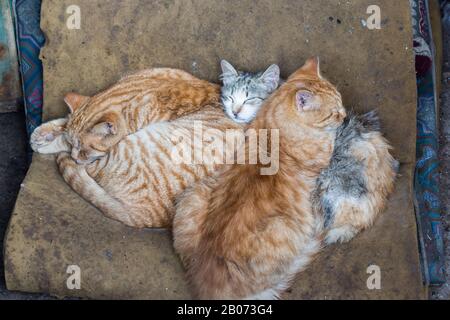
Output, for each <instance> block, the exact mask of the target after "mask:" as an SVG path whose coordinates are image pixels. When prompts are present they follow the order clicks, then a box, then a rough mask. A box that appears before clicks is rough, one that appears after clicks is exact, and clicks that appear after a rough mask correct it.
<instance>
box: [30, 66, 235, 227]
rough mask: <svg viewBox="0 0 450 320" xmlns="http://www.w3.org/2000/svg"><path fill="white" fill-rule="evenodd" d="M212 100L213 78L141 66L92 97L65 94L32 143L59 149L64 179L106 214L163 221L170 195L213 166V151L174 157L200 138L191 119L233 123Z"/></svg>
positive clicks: (214, 125)
mask: <svg viewBox="0 0 450 320" xmlns="http://www.w3.org/2000/svg"><path fill="white" fill-rule="evenodd" d="M219 100H220V87H219V86H218V85H215V84H211V83H209V82H207V81H203V80H199V79H197V78H195V77H193V76H192V75H190V74H188V73H186V72H184V71H181V70H175V69H165V68H162V69H150V70H145V71H141V72H138V73H136V74H133V75H130V76H128V77H125V78H123V79H121V80H120V81H119V82H118V83H116V84H115V85H113V86H112V87H110V88H109V89H107V90H105V91H103V92H100V93H98V94H96V95H95V96H93V97H84V96H80V95H77V94H69V95H67V96H66V98H65V101H66V103H67V104H68V106H69V107H70V110H71V114H70V115H69V117H68V119H57V120H53V121H50V122H47V123H45V124H43V125H41V126H40V127H38V128H37V129H36V130H35V131H34V132H33V134H32V136H31V146H32V147H33V150H35V151H37V152H40V153H58V152H61V153H60V154H59V155H58V157H57V164H58V167H59V170H60V172H61V174H62V176H63V178H64V180H65V181H66V182H67V183H68V184H69V185H70V186H71V187H72V188H73V189H74V190H75V191H76V192H77V193H78V194H80V195H81V196H82V197H83V198H84V199H86V200H87V201H89V202H91V203H92V204H93V205H95V206H96V207H97V208H98V209H100V210H101V211H102V212H103V213H104V214H105V215H106V216H108V217H110V218H113V219H115V220H118V221H121V222H123V223H125V224H127V225H129V226H133V227H169V226H170V225H171V224H172V215H173V203H174V198H175V197H176V196H177V195H178V194H179V193H180V192H182V191H183V190H184V189H185V188H186V187H187V186H189V185H191V184H192V183H194V182H195V181H197V180H198V179H201V178H202V177H204V176H207V175H210V174H211V173H212V172H214V170H215V168H216V163H215V162H214V161H215V160H214V159H215V155H212V154H204V155H203V157H204V159H203V160H204V161H203V162H202V163H199V164H196V163H181V164H176V163H174V161H172V154H171V151H172V150H174V147H177V148H184V147H186V148H192V146H191V145H190V142H191V141H192V138H193V137H196V138H199V139H201V137H197V136H198V133H196V131H195V124H196V123H197V122H198V121H201V122H202V125H203V128H204V130H207V129H217V130H216V131H210V133H211V134H212V135H214V134H215V133H221V132H223V131H224V130H226V129H239V128H240V125H239V124H237V123H236V122H234V121H232V120H231V119H229V118H228V117H226V116H224V113H223V111H222V110H221V105H220V103H219ZM141 128H142V129H141ZM139 129H141V130H139ZM174 132H178V136H177V138H180V137H182V138H183V139H182V143H181V144H180V141H179V140H177V141H174V139H173V138H174ZM212 138H214V136H213V137H212ZM216 138H218V137H216ZM206 143H207V142H206V141H204V144H205V147H207V145H206ZM62 151H65V152H62ZM68 152H70V154H69V153H68Z"/></svg>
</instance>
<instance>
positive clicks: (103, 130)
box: [91, 121, 117, 136]
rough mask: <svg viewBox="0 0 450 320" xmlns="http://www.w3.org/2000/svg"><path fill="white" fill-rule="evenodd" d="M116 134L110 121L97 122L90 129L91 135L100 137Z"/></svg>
mask: <svg viewBox="0 0 450 320" xmlns="http://www.w3.org/2000/svg"><path fill="white" fill-rule="evenodd" d="M116 132H117V128H116V125H115V124H114V123H113V122H110V121H104V122H99V123H97V124H96V125H95V126H93V127H92V129H91V133H93V134H98V135H102V136H107V135H110V134H116Z"/></svg>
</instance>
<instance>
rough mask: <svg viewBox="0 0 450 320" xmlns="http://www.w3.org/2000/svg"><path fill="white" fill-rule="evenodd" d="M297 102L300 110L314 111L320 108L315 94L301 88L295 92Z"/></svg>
mask: <svg viewBox="0 0 450 320" xmlns="http://www.w3.org/2000/svg"><path fill="white" fill-rule="evenodd" d="M295 104H296V106H297V110H298V111H312V110H317V109H319V106H320V104H319V103H318V101H317V99H316V97H315V95H314V94H313V93H312V92H310V91H307V90H299V91H297V93H296V94H295Z"/></svg>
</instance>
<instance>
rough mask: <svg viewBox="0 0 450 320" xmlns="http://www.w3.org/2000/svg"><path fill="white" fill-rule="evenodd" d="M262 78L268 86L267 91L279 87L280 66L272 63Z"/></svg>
mask: <svg viewBox="0 0 450 320" xmlns="http://www.w3.org/2000/svg"><path fill="white" fill-rule="evenodd" d="M260 79H261V80H262V82H263V83H264V85H265V86H266V88H267V91H269V92H272V91H274V90H275V89H276V88H278V83H279V82H280V68H279V67H278V66H277V65H276V64H272V65H271V66H270V67H268V68H267V70H266V71H264V73H263V74H262V75H261V78H260Z"/></svg>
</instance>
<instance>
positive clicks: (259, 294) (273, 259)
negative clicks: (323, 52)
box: [173, 59, 346, 299]
mask: <svg viewBox="0 0 450 320" xmlns="http://www.w3.org/2000/svg"><path fill="white" fill-rule="evenodd" d="M345 116H346V112H345V109H344V107H343V105H342V101H341V96H340V94H339V92H338V91H337V90H336V88H335V87H334V86H333V85H332V84H330V83H329V82H328V81H326V80H325V79H323V78H322V77H321V76H320V72H319V65H318V60H316V59H310V60H308V61H307V62H306V64H305V65H304V66H303V67H302V68H300V69H299V70H297V71H296V72H295V73H293V74H292V75H291V76H290V77H289V79H288V80H287V82H286V83H284V84H283V85H282V86H281V87H280V88H279V89H278V90H277V91H275V93H273V94H272V95H271V96H270V97H269V98H268V99H267V101H266V102H265V104H264V106H263V107H262V108H261V110H260V112H259V113H258V115H257V116H256V118H255V120H254V121H253V123H252V124H251V125H250V128H254V129H278V130H279V137H280V143H279V170H278V172H277V173H276V174H275V175H261V172H260V169H261V168H262V167H264V165H263V164H261V163H259V164H256V165H254V164H244V165H230V166H226V167H224V168H223V169H222V170H221V171H220V172H219V173H218V174H215V175H213V176H211V177H208V178H206V179H204V180H202V181H201V182H200V183H198V184H196V185H194V186H193V187H192V188H188V189H187V190H186V191H185V192H184V193H183V194H182V195H181V196H180V198H179V199H178V201H177V206H176V214H175V217H174V224H173V235H174V245H175V249H176V251H177V253H178V254H179V255H180V256H181V259H182V261H183V264H184V265H185V267H186V269H187V275H188V280H189V282H190V284H191V285H192V288H193V292H194V294H195V296H196V297H197V298H202V299H244V298H245V299H273V298H276V297H279V296H280V294H281V293H282V292H283V291H284V290H285V289H286V288H287V287H288V286H289V283H290V281H291V280H292V279H293V277H294V276H295V274H296V273H297V272H299V271H300V270H302V269H304V268H305V266H306V265H307V264H308V262H309V261H310V260H311V259H312V257H313V256H314V255H315V254H316V253H317V252H318V251H319V249H320V247H321V241H322V238H323V216H322V215H321V214H317V213H316V212H315V211H313V209H312V205H311V200H310V196H311V192H312V191H313V190H314V188H315V186H316V179H317V177H318V176H319V173H320V171H321V170H322V169H324V168H325V167H327V166H328V164H329V161H330V158H331V155H332V152H333V146H334V141H335V134H336V130H337V128H338V127H339V126H340V125H341V123H342V121H343V119H344V118H345ZM245 148H246V149H251V146H249V144H248V143H247V142H246V144H245ZM272 156H273V155H272Z"/></svg>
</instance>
